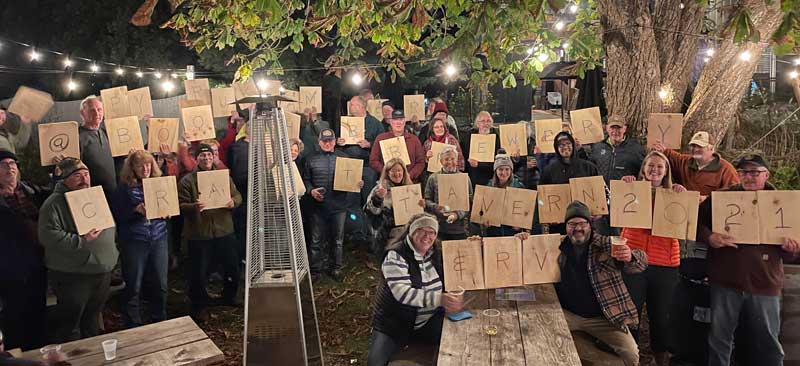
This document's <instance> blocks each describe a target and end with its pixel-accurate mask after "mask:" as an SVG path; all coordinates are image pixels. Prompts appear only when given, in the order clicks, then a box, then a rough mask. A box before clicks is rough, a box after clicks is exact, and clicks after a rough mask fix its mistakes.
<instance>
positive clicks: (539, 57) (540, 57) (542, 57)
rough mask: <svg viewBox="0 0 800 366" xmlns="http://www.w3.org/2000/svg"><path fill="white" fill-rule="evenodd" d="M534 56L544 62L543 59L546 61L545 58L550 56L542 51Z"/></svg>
mask: <svg viewBox="0 0 800 366" xmlns="http://www.w3.org/2000/svg"><path fill="white" fill-rule="evenodd" d="M536 58H537V59H538V60H539V61H540V62H545V61H547V59H549V58H550V56H549V55H548V54H547V53H544V52H542V53H540V54H539V56H536Z"/></svg>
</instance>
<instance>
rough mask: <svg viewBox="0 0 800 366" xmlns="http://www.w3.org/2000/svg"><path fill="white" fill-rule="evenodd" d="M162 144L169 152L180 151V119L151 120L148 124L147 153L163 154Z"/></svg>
mask: <svg viewBox="0 0 800 366" xmlns="http://www.w3.org/2000/svg"><path fill="white" fill-rule="evenodd" d="M161 144H166V145H167V146H169V151H171V152H177V151H178V119H177V118H150V120H149V121H148V122H147V151H150V152H161Z"/></svg>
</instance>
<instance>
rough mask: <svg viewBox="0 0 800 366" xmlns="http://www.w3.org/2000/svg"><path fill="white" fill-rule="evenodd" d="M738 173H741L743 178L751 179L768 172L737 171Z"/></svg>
mask: <svg viewBox="0 0 800 366" xmlns="http://www.w3.org/2000/svg"><path fill="white" fill-rule="evenodd" d="M737 172H738V173H739V175H742V176H745V177H750V178H755V177H758V176H759V174H761V173H766V172H767V171H766V170H737Z"/></svg>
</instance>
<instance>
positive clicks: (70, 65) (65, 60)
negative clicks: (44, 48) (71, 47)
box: [64, 57, 72, 67]
mask: <svg viewBox="0 0 800 366" xmlns="http://www.w3.org/2000/svg"><path fill="white" fill-rule="evenodd" d="M64 67H72V60H70V59H69V57H67V58H64Z"/></svg>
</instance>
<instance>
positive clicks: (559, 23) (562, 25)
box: [555, 20, 564, 31]
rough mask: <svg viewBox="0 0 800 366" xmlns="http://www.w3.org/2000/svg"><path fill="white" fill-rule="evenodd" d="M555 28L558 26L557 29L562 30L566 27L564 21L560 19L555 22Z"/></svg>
mask: <svg viewBox="0 0 800 366" xmlns="http://www.w3.org/2000/svg"><path fill="white" fill-rule="evenodd" d="M555 28H556V30H557V31H560V30H562V29H564V22H562V21H560V20H559V21H557V22H556V24H555Z"/></svg>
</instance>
